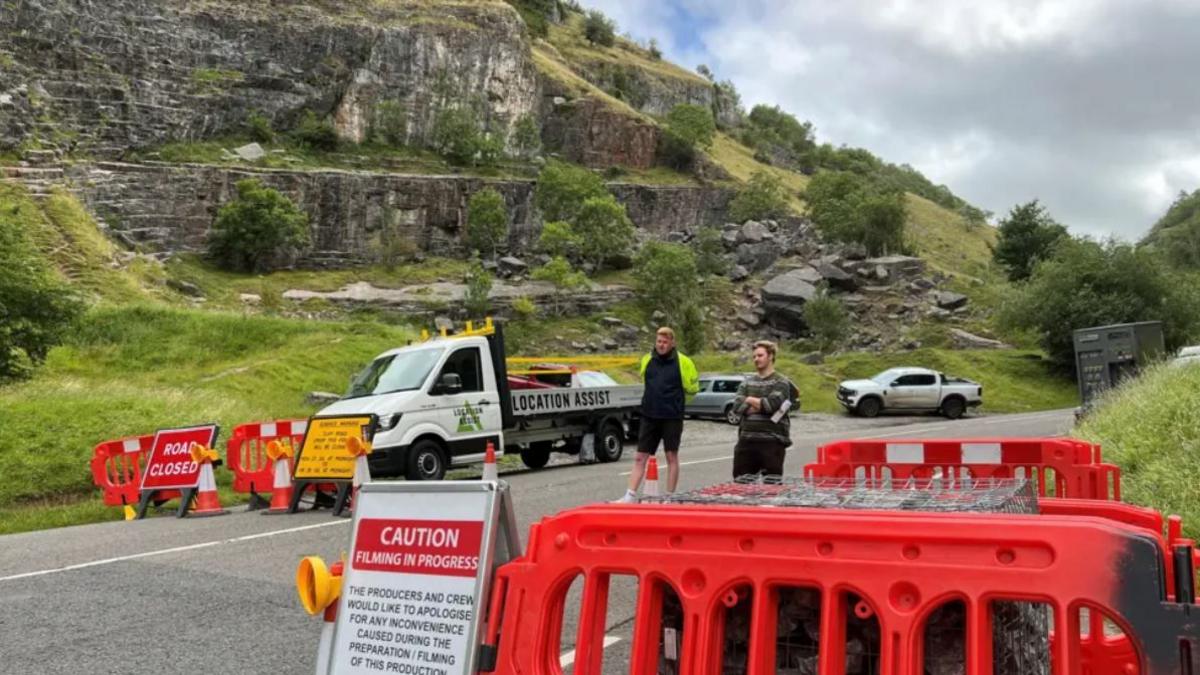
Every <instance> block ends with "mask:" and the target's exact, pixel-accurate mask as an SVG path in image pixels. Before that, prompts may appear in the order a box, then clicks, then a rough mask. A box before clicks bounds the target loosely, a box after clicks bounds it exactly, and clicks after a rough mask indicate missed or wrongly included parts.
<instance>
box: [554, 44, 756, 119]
mask: <svg viewBox="0 0 1200 675" xmlns="http://www.w3.org/2000/svg"><path fill="white" fill-rule="evenodd" d="M577 65H578V67H579V73H580V75H582V76H583V77H584V78H585V79H587V80H588V81H589V82H591V83H592V84H594V85H596V86H597V87H599V88H601V89H603V90H604V91H606V92H608V93H610V94H612V95H613V96H617V97H618V98H620V99H621V100H623V101H625V102H626V103H628V104H629V105H630V106H631V107H633V108H635V109H637V110H639V111H641V112H644V113H646V114H647V115H653V116H655V117H665V116H666V115H667V114H668V113H670V112H671V109H672V108H674V107H675V106H677V105H679V104H681V103H690V104H693V105H699V106H703V107H705V108H709V109H710V110H712V111H713V117H714V118H715V119H716V120H717V122H718V124H720V125H721V126H722V128H728V127H733V126H737V125H738V124H740V123H741V113H740V111H738V109H737V103H736V101H733V100H731V98H730V96H729V95H728V93H727V92H726V91H724V90H722V89H720V88H718V87H717V86H716V85H714V84H713V83H712V82H708V81H707V80H704V79H703V78H700V77H693V78H685V77H675V76H672V75H668V74H666V73H660V72H655V71H652V70H649V69H646V68H639V67H637V66H634V65H629V64H627V65H618V64H614V63H609V62H604V61H594V62H584V63H579V64H577Z"/></svg>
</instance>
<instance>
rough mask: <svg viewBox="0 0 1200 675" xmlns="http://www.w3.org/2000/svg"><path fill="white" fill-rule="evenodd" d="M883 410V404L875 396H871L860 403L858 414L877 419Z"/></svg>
mask: <svg viewBox="0 0 1200 675" xmlns="http://www.w3.org/2000/svg"><path fill="white" fill-rule="evenodd" d="M882 409H883V404H882V403H880V401H879V399H877V398H875V397H874V396H869V397H867V398H864V399H863V400H861V401H859V402H858V408H857V410H858V414H859V415H862V416H863V417H875V416H877V415H879V411H880V410H882Z"/></svg>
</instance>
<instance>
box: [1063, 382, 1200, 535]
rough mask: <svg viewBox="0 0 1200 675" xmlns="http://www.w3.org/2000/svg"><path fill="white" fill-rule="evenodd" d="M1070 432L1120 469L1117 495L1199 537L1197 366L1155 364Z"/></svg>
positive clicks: (1199, 389) (1199, 396)
mask: <svg viewBox="0 0 1200 675" xmlns="http://www.w3.org/2000/svg"><path fill="white" fill-rule="evenodd" d="M1074 434H1075V435H1076V436H1078V437H1080V438H1085V439H1087V440H1089V441H1092V442H1095V443H1100V444H1101V445H1102V447H1103V452H1104V458H1105V460H1106V461H1109V462H1115V463H1116V464H1118V465H1119V466H1120V467H1121V496H1122V498H1123V499H1124V500H1125V501H1127V502H1131V503H1134V504H1141V505H1144V506H1151V507H1154V508H1156V509H1159V510H1161V511H1163V512H1164V513H1168V514H1169V513H1177V514H1179V515H1181V516H1183V524H1184V531H1185V532H1186V533H1187V535H1188V536H1189V537H1197V536H1200V481H1198V480H1197V474H1200V367H1197V366H1195V365H1192V366H1187V367H1171V366H1168V365H1162V366H1158V367H1156V368H1153V369H1151V370H1150V371H1148V372H1147V373H1145V374H1144V375H1143V376H1142V377H1141V378H1139V379H1138V380H1136V381H1133V382H1130V383H1127V384H1126V385H1125V386H1122V387H1120V388H1118V389H1116V390H1114V391H1112V392H1110V393H1109V394H1108V395H1107V396H1106V397H1105V398H1104V399H1103V400H1102V402H1101V403H1100V405H1099V406H1097V408H1096V409H1095V410H1094V411H1093V412H1092V414H1090V415H1088V416H1087V417H1086V418H1084V420H1083V423H1082V424H1080V425H1079V426H1078V427H1076V429H1075V431H1074Z"/></svg>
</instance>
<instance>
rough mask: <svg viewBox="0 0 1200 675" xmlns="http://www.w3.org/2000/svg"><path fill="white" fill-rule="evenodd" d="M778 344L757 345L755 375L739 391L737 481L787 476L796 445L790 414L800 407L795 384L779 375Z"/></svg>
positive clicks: (735, 404)
mask: <svg viewBox="0 0 1200 675" xmlns="http://www.w3.org/2000/svg"><path fill="white" fill-rule="evenodd" d="M775 352H776V347H775V343H774V342H768V341H766V340H760V341H758V342H755V343H754V370H755V371H757V372H756V373H755V374H754V375H751V376H750V377H748V378H746V379H745V381H743V382H742V384H741V386H740V387H738V393H737V398H735V399H733V407H734V410H737V411H738V413H740V414H741V416H742V421H741V423H740V424H739V425H738V441H737V445H736V446H735V447H734V449H733V477H734V478H737V477H738V476H746V475H751V474H766V475H768V476H782V475H783V460H784V457H785V456H786V454H787V447H788V446H789V445H791V444H792V438H791V422H790V421H789V420H788V411H790V410H791V409H792V408H794V407H796V406H797V405H798V403H799V395H800V392H799V391H797V390H796V386H795V385H793V384H792V382H791V380H789V379H787V378H786V377H784V376H783V375H780V374H779V373H777V372H775Z"/></svg>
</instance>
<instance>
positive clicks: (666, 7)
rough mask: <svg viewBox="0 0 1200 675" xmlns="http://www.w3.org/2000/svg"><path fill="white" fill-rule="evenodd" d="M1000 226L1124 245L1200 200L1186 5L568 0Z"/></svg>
mask: <svg viewBox="0 0 1200 675" xmlns="http://www.w3.org/2000/svg"><path fill="white" fill-rule="evenodd" d="M585 4H586V5H588V6H589V7H594V8H597V9H601V10H603V11H604V12H605V13H606V14H608V15H609V16H611V17H613V18H614V19H615V20H616V21H617V24H618V26H619V29H620V30H621V31H622V32H628V33H631V34H632V35H633V36H634V37H635V38H638V39H641V40H645V39H648V38H651V37H653V38H657V39H658V41H659V43H660V45H661V47H662V49H663V52H664V54H665V55H666V57H667V58H669V59H670V60H672V61H675V62H676V63H680V64H682V65H684V66H687V67H691V68H694V67H695V66H697V65H698V64H701V63H704V64H707V65H708V66H709V67H710V68H711V69H712V70H713V72H714V73H715V74H716V76H717V78H718V79H722V80H723V79H731V80H733V82H734V83H735V84H736V85H737V88H738V90H739V91H740V92H741V94H742V99H743V102H744V103H745V105H746V108H747V109H749V108H750V106H752V105H754V104H757V103H766V104H769V105H779V106H781V107H782V108H784V109H785V110H787V111H789V112H791V113H793V114H794V115H796V116H797V117H799V118H800V119H802V120H805V119H807V120H810V121H812V123H813V124H814V126H815V127H816V130H817V138H818V140H819V141H821V142H831V143H833V144H835V145H841V144H847V145H852V146H861V147H865V148H867V149H868V150H870V151H872V152H873V153H875V154H876V155H878V156H880V157H882V158H883V159H884V160H886V161H889V162H894V163H897V164H900V163H905V162H907V163H908V164H911V165H913V166H914V167H916V168H917V169H919V170H920V171H921V172H922V173H924V174H925V175H926V176H928V177H929V178H930V179H931V180H932V181H934V182H935V183H945V184H946V185H948V186H949V187H950V188H951V189H952V190H953V191H954V192H955V193H956V194H958V195H960V196H961V197H963V198H965V199H967V200H968V201H970V202H972V203H974V204H976V205H977V206H980V207H982V208H985V209H988V210H991V211H994V212H995V213H996V214H998V215H1003V214H1005V213H1007V212H1008V210H1009V209H1010V208H1011V207H1012V206H1013V205H1015V204H1017V203H1022V202H1025V201H1028V200H1030V199H1033V198H1035V197H1036V198H1038V199H1040V200H1041V201H1042V203H1043V204H1044V205H1045V206H1046V207H1047V208H1048V209H1049V211H1050V213H1051V215H1053V216H1054V217H1055V218H1056V219H1058V220H1059V221H1060V222H1062V223H1064V224H1065V225H1067V226H1068V227H1069V228H1070V229H1071V231H1072V232H1074V233H1077V234H1088V235H1092V236H1097V237H1104V236H1108V235H1115V236H1118V237H1121V238H1124V239H1137V238H1139V237H1141V236H1142V235H1143V234H1144V233H1145V232H1146V230H1147V229H1148V228H1149V227H1150V225H1152V224H1153V223H1154V221H1155V220H1157V219H1158V218H1159V216H1161V215H1162V213H1163V212H1164V211H1165V210H1166V208H1167V207H1168V206H1169V205H1170V203H1171V201H1173V199H1174V198H1175V196H1176V195H1177V194H1178V192H1179V191H1180V190H1187V191H1189V192H1190V191H1192V190H1195V189H1197V188H1200V0H1003V1H998V0H992V1H990V2H986V3H971V2H964V1H963V0H836V1H834V2H830V1H829V0H739V1H738V2H731V1H730V0H585Z"/></svg>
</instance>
